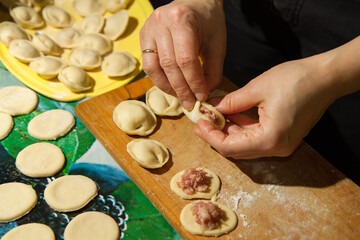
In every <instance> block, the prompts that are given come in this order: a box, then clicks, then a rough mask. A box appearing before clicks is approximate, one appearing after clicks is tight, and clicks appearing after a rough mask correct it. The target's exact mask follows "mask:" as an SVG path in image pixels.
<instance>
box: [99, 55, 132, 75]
mask: <svg viewBox="0 0 360 240" xmlns="http://www.w3.org/2000/svg"><path fill="white" fill-rule="evenodd" d="M136 64H137V61H136V59H135V58H134V56H133V55H131V53H128V52H126V51H119V52H114V53H111V54H110V55H108V56H106V57H105V58H104V61H103V63H102V65H101V70H102V71H103V73H104V74H105V75H107V76H108V77H122V76H125V75H127V74H129V73H131V72H133V71H134V70H135V68H136Z"/></svg>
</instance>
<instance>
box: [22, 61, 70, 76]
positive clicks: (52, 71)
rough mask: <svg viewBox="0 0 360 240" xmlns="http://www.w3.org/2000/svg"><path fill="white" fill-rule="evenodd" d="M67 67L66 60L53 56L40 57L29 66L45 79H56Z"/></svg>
mask: <svg viewBox="0 0 360 240" xmlns="http://www.w3.org/2000/svg"><path fill="white" fill-rule="evenodd" d="M65 66H66V62H65V61H64V60H62V59H61V58H59V57H53V56H43V57H39V58H37V59H35V60H34V61H32V62H31V63H30V64H29V67H30V68H31V69H32V70H33V71H34V72H36V73H38V74H39V75H40V77H42V78H44V79H51V78H54V77H56V76H57V75H58V74H59V72H60V70H61V69H62V68H64V67H65Z"/></svg>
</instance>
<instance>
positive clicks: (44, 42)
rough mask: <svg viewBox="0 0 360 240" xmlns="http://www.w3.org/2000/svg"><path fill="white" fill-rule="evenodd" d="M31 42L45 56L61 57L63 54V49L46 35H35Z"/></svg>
mask: <svg viewBox="0 0 360 240" xmlns="http://www.w3.org/2000/svg"><path fill="white" fill-rule="evenodd" d="M31 42H32V44H33V45H34V47H35V48H36V49H37V50H39V51H40V52H42V53H44V54H47V55H53V56H60V55H61V54H62V53H63V49H62V48H61V47H60V46H59V45H57V43H56V42H55V41H54V40H52V39H51V38H50V37H49V36H47V35H45V34H39V33H35V35H34V36H33V38H32V40H31Z"/></svg>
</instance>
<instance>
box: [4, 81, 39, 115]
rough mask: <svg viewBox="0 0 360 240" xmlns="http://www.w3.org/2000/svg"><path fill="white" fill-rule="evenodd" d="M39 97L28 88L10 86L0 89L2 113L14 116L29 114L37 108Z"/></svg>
mask: <svg viewBox="0 0 360 240" xmlns="http://www.w3.org/2000/svg"><path fill="white" fill-rule="evenodd" d="M37 103H38V97H37V95H36V93H35V92H34V91H33V90H31V89H28V88H26V87H20V86H8V87H4V88H1V89H0V112H4V113H8V114H10V115H12V116H18V115H23V114H28V113H30V112H32V110H34V109H35V108H36V105H37Z"/></svg>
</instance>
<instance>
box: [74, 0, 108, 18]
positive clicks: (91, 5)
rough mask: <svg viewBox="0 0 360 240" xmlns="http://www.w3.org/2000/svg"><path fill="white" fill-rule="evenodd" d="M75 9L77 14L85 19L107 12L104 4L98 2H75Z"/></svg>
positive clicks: (79, 0)
mask: <svg viewBox="0 0 360 240" xmlns="http://www.w3.org/2000/svg"><path fill="white" fill-rule="evenodd" d="M73 7H74V10H75V12H77V13H78V14H79V15H80V16H83V17H86V16H90V15H95V14H102V13H103V12H104V11H105V7H104V4H103V3H102V2H100V1H98V0H75V1H74V3H73Z"/></svg>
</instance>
